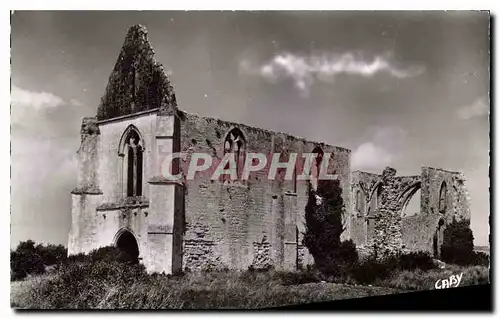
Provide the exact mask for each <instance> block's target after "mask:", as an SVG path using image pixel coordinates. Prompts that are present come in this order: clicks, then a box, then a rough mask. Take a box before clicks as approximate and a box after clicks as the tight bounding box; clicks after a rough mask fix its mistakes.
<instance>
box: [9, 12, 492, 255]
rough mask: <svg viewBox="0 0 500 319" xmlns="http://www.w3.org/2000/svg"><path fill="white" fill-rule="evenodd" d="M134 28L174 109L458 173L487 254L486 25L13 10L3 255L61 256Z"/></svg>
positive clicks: (411, 169) (421, 17)
mask: <svg viewBox="0 0 500 319" xmlns="http://www.w3.org/2000/svg"><path fill="white" fill-rule="evenodd" d="M134 24H142V25H144V26H145V27H146V28H147V29H148V37H149V40H150V42H151V44H152V46H153V48H154V50H155V56H156V59H157V60H158V61H159V62H160V63H162V64H163V65H164V67H165V69H166V70H167V72H168V74H169V76H170V80H171V82H172V84H173V86H174V89H175V93H176V98H177V102H178V106H179V108H180V109H183V110H186V111H188V112H191V113H196V114H199V115H201V116H209V117H216V118H220V119H223V120H228V121H233V122H241V123H245V124H248V125H254V126H257V127H261V128H265V129H269V130H273V131H280V132H288V133H291V134H293V135H297V136H301V137H305V138H307V139H310V140H317V141H323V142H325V143H328V144H332V145H336V146H341V147H345V148H348V149H350V150H352V163H351V165H352V168H353V169H361V170H365V171H368V172H373V173H381V171H382V170H383V168H384V167H386V166H391V167H394V168H395V169H396V170H397V173H398V175H415V174H419V173H420V168H421V167H422V166H432V167H441V168H444V169H448V170H452V171H461V172H463V173H464V174H465V176H466V186H467V187H468V189H469V193H470V199H471V215H472V218H471V226H472V230H473V233H474V240H475V244H476V245H487V244H488V235H489V223H488V218H489V212H490V204H489V190H488V187H489V183H490V181H489V177H488V173H489V119H488V112H489V83H490V80H489V30H488V29H489V16H488V13H484V12H472V11H463V12H451V11H447V12H418V11H415V12H348V11H347V12H346V11H343V12H340V11H337V12H334V11H330V12H328V11H321V12H320V11H317V12H305V11H304V12H299V11H295V12H294V11H288V12H285V11H283V12H230V11H228V12H201V11H192V12H183V11H177V12H173V11H172V12H169V11H130V12H127V11H54V12H50V11H36V12H35V11H34V12H29V11H24V12H22V11H16V12H15V13H14V14H13V15H12V17H11V247H14V246H16V245H17V243H18V242H19V241H20V240H26V239H32V240H35V241H36V242H43V243H53V244H64V245H66V244H67V240H68V232H69V227H70V222H71V196H70V192H71V190H72V189H73V188H74V187H75V186H76V178H77V173H76V151H77V149H78V146H79V142H80V136H79V134H80V133H79V131H80V125H81V120H82V118H83V117H84V116H95V115H96V112H97V106H98V104H99V101H100V98H101V96H102V95H103V94H104V90H105V87H106V84H107V81H108V78H109V75H110V74H111V71H112V69H113V67H114V64H115V62H116V60H117V57H118V53H119V51H120V48H121V46H122V44H123V41H124V39H125V35H126V33H127V30H128V28H129V27H130V26H132V25H134Z"/></svg>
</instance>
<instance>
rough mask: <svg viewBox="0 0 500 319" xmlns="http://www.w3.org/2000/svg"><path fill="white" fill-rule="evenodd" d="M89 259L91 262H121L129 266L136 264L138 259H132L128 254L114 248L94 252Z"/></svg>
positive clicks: (102, 248) (107, 247)
mask: <svg viewBox="0 0 500 319" xmlns="http://www.w3.org/2000/svg"><path fill="white" fill-rule="evenodd" d="M88 258H89V260H90V261H91V262H97V261H105V262H121V263H127V264H136V263H137V262H138V260H137V259H134V258H132V257H131V256H130V255H128V254H127V253H126V252H124V251H122V250H121V249H119V248H117V247H114V246H106V247H101V248H98V249H94V250H92V251H91V252H90V253H89V255H88Z"/></svg>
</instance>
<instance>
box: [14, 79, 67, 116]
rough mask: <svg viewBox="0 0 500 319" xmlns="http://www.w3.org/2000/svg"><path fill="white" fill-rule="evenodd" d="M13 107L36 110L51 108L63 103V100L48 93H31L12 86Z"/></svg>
mask: <svg viewBox="0 0 500 319" xmlns="http://www.w3.org/2000/svg"><path fill="white" fill-rule="evenodd" d="M11 103H12V105H13V106H30V107H32V108H35V109H37V110H39V109H43V108H53V107H57V106H59V105H62V104H63V103H64V100H63V99H62V98H60V97H59V96H57V95H54V94H52V93H50V92H33V91H28V90H25V89H22V88H20V87H18V86H15V85H13V86H12V90H11Z"/></svg>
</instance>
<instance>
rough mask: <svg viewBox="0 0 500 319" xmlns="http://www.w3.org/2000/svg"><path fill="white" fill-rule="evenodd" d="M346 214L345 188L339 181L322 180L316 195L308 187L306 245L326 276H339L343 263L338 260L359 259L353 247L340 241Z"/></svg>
mask: <svg viewBox="0 0 500 319" xmlns="http://www.w3.org/2000/svg"><path fill="white" fill-rule="evenodd" d="M317 198H321V201H320V202H318V201H317ZM344 213H345V206H344V202H343V199H342V187H341V186H340V182H339V181H338V180H320V181H318V187H317V190H316V191H314V190H313V189H312V187H311V185H309V199H308V202H307V205H306V209H305V220H306V231H305V233H304V238H303V245H304V246H306V247H307V249H308V250H309V252H310V253H311V255H312V256H313V258H314V262H315V265H316V266H317V267H318V268H319V269H320V270H321V271H322V272H324V273H325V274H338V273H339V272H340V269H341V268H342V263H343V260H342V258H340V257H339V256H343V257H347V259H348V260H355V259H357V253H354V250H355V248H354V250H353V249H352V247H354V243H352V242H349V243H344V244H342V243H341V240H340V237H341V234H342V232H343V231H344V230H345V228H344V225H343V216H344ZM354 255H355V256H356V257H354ZM339 261H340V262H339Z"/></svg>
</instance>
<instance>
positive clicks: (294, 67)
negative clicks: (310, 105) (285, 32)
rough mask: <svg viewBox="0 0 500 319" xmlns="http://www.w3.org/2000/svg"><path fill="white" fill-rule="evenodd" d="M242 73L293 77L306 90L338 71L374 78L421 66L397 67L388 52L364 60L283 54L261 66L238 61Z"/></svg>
mask: <svg viewBox="0 0 500 319" xmlns="http://www.w3.org/2000/svg"><path fill="white" fill-rule="evenodd" d="M240 69H241V71H242V72H244V73H247V74H253V75H259V76H261V77H263V78H265V79H267V80H269V81H271V82H277V81H280V80H282V79H292V80H293V81H294V83H295V86H296V88H297V89H299V91H300V92H302V93H306V94H307V92H308V91H309V89H310V87H311V86H312V85H313V83H314V82H315V81H316V80H318V81H322V82H332V81H333V79H334V78H335V76H337V75H339V74H350V75H357V76H362V77H373V76H374V75H376V74H379V73H386V74H389V75H391V76H393V77H396V78H407V77H412V76H416V75H419V74H421V73H422V72H423V71H424V69H423V68H422V67H413V68H405V69H403V68H398V67H396V66H395V64H394V63H393V62H391V61H390V55H380V56H375V57H374V58H373V59H371V60H366V59H364V58H362V57H361V56H357V55H355V54H353V53H344V54H328V55H327V54H323V55H311V56H300V55H294V54H292V53H282V54H279V55H276V56H274V58H273V59H272V60H270V61H269V62H267V63H266V64H264V65H261V66H257V67H255V66H252V65H251V64H250V63H249V62H248V61H242V62H241V64H240Z"/></svg>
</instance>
